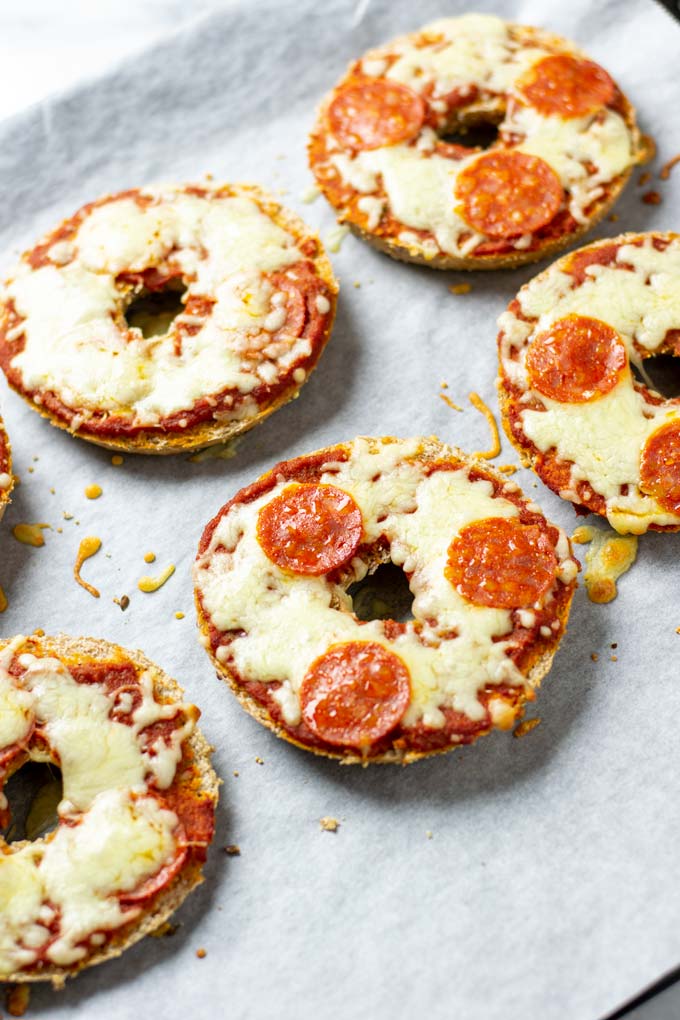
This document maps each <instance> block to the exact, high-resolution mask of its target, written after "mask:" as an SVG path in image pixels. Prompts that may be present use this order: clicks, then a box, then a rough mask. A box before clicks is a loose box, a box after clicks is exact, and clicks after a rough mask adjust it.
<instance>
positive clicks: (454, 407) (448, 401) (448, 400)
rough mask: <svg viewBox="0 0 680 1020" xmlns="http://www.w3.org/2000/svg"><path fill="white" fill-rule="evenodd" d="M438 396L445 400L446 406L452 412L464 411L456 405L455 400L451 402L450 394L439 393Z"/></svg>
mask: <svg viewBox="0 0 680 1020" xmlns="http://www.w3.org/2000/svg"><path fill="white" fill-rule="evenodd" d="M437 396H438V397H439V399H440V400H443V401H444V403H445V404H446V406H447V407H450V408H451V410H452V411H462V410H463V408H462V407H459V406H458V404H454V402H453V400H451V397H449V396H448V394H446V393H438V394H437Z"/></svg>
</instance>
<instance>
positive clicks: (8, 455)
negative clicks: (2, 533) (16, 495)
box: [0, 418, 14, 520]
mask: <svg viewBox="0 0 680 1020" xmlns="http://www.w3.org/2000/svg"><path fill="white" fill-rule="evenodd" d="M13 488H14V475H13V474H12V449H11V447H10V445H9V436H8V435H7V432H6V431H5V425H4V422H3V420H2V418H0V520H1V519H2V515H3V514H4V512H5V510H6V508H7V504H8V503H9V501H10V500H9V497H10V494H11V492H12V489H13Z"/></svg>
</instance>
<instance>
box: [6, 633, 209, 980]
mask: <svg viewBox="0 0 680 1020" xmlns="http://www.w3.org/2000/svg"><path fill="white" fill-rule="evenodd" d="M25 652H29V653H31V654H33V655H36V656H46V655H55V657H57V658H59V659H60V661H61V662H63V663H64V665H65V666H66V668H67V669H68V670H69V672H70V673H71V675H72V676H73V678H74V679H75V680H76V681H77V682H78V683H99V684H103V685H104V686H105V687H106V689H107V692H109V693H110V692H112V691H115V690H116V689H118V688H120V687H130V686H139V678H140V676H141V674H142V673H143V672H144V670H145V667H143V666H138V665H137V664H136V663H134V662H132V661H131V660H130V659H127V658H124V657H121V658H117V659H116V658H111V657H108V658H107V659H106V660H101V659H95V658H92V657H90V656H77V657H76V656H70V655H68V656H67V655H63V654H61V653H59V654H57V653H55V651H54V649H52V648H50V645H49V643H47V642H46V643H43V642H41V641H40V640H39V639H38V638H35V637H31V638H29V639H28V640H27V641H26V643H25V644H24V645H22V647H21V653H22V654H23V653H25ZM9 672H10V673H11V674H12V675H14V676H21V675H22V674H23V673H24V670H23V669H22V667H21V665H20V664H19V662H18V659H17V658H16V657H15V658H13V660H12V662H11V663H10V666H9ZM155 698H156V701H157V702H158V703H159V704H173V703H174V702H175V699H174V698H172V697H170V696H169V695H166V694H164V693H163V692H160V691H155ZM181 719H182V717H181V715H178V717H177V720H175V719H169V720H161V721H159V723H157V724H152V725H151V726H150V727H147V729H149V730H154V736H156V737H157V736H159V735H162V733H163V732H164V731H165V732H168V730H169V729H174V728H175V724H176V721H180V724H181ZM142 732H143V731H142ZM40 739H41V737H40V730H39V728H36V729H35V730H34V731H33V732H32V733H31V735H30V738H29V740H28V741H27V743H26V746H27V747H28V746H29V745H30V743H32V742H33V741H40ZM27 757H28V756H27V755H26V754H21V753H20V754H19V755H17V756H16V759H15V761H14V762H13V763H12V765H11V767H10V769H9V770H8V773H7V776H4V775H3V774H2V772H1V771H0V789H1V788H2V784H3V783H4V781H5V780H6V778H8V777H9V776H11V775H12V774H13V772H15V771H17V770H18V769H19V768H21V766H22V765H23V764H24V762H25V761H26V760H27ZM151 793H152V794H154V795H156V796H157V797H158V799H159V801H161V802H162V804H163V805H164V806H165V807H167V808H169V809H170V810H171V811H174V812H175V814H176V815H177V817H178V819H179V827H180V833H181V836H182V839H183V840H185V841H186V853H185V855H184V857H183V860H182V863H181V866H180V867H179V869H176V868H175V867H174V862H170V865H169V866H166V867H167V868H168V871H169V872H170V874H169V878H168V881H167V882H166V883H165V884H164V885H162V886H161V887H160V888H158V889H155V890H153V891H152V892H151V893H150V895H149V896H147V897H144V898H140V899H139V900H136V901H134V902H133V901H132V900H130V901H129V906H130V907H141V908H142V909H143V910H144V913H145V914H152V913H153V912H154V910H155V907H156V904H157V902H158V901H159V900H160V899H161V898H162V897H164V896H165V895H166V894H167V893H168V891H169V890H170V889H172V887H173V886H174V885H176V884H180V883H181V882H182V881H183V876H184V875H185V874H186V873H187V872H188V871H190V870H193V871H195V872H198V873H200V866H201V865H202V864H203V862H204V861H205V860H206V856H207V847H208V845H209V844H210V842H211V841H212V838H213V834H214V830H215V808H216V800H215V798H214V797H213V796H212V795H211V794H210V793H208V792H206V791H205V790H203V783H202V779H201V772H200V769H199V767H198V764H197V762H196V756H195V754H194V751H193V748H192V747H191V744H190V741H188V740H185V741H184V744H183V746H182V757H181V758H180V760H179V762H178V764H177V769H176V772H175V777H174V779H173V781H172V783H171V784H170V786H169V787H168V788H167V789H166V790H158V791H154V789H153V787H152V788H151ZM162 870H163V869H161V871H162ZM143 884H145V883H143ZM132 892H133V893H134V890H133V891H132ZM128 895H129V894H128ZM127 902H128V901H126V898H125V896H122V897H121V903H122V904H123V906H125V905H126V904H127ZM138 926H139V916H138V915H137V914H135V919H134V920H132V921H131V922H130V923H129V924H125V925H121V926H120V927H119V928H115V929H113V930H111V931H104V932H102V934H104V935H105V936H106V942H105V943H103V945H101V946H96V947H94V946H93V947H92V948H91V949H89V951H88V956H87V957H86V958H85V959H84V960H80V961H78V962H77V963H75V964H73V966H71V967H59V968H58V970H59V971H61V972H66V971H74V972H75V971H78V970H80V969H81V968H82V967H84V966H87V965H88V964H89V963H95V962H98V961H97V959H95V958H98V957H100V956H101V957H105V956H106V953H107V949H108V948H109V947H111V946H113V945H123V944H127V942H128V939H129V938H130V936H131V934H132V933H133V932H134V931H135V930H136V929H137V928H138ZM43 969H46V970H48V971H51V970H52V969H53V965H52V964H51V963H50V962H49V961H46V960H45V961H43V960H40V959H39V960H38V961H36V963H35V964H34V965H33V966H31V967H26V968H23V969H22V973H25V974H27V975H30V974H35V973H39V972H40V971H41V970H43Z"/></svg>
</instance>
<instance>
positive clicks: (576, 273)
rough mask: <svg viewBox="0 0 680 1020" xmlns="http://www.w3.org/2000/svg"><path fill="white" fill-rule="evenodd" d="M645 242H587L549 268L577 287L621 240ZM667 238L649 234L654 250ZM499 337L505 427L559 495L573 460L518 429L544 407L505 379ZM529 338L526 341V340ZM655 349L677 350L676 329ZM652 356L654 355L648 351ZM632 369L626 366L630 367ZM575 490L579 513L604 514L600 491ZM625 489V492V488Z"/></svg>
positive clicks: (516, 310)
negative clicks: (562, 273) (526, 415)
mask: <svg viewBox="0 0 680 1020" xmlns="http://www.w3.org/2000/svg"><path fill="white" fill-rule="evenodd" d="M642 243H643V238H629V239H626V240H623V241H605V242H604V243H602V244H593V245H588V247H586V248H583V249H580V250H578V251H576V252H571V253H570V254H569V255H565V256H564V257H563V258H562V259H561V260H559V262H556V263H554V264H553V266H551V267H550V270H547V271H548V272H549V271H551V270H553V269H554V268H555V266H558V265H559V266H560V268H561V269H562V270H563V271H566V272H568V273H570V274H571V276H573V278H574V287H579V286H580V285H581V284H582V283H583V282H584V280H585V279H586V278H587V277H586V272H585V271H586V269H587V268H588V267H589V266H596V265H597V266H608V265H611V263H612V262H614V261H615V259H616V255H617V252H618V250H619V248H621V247H622V246H623V245H624V244H634V245H636V246H637V247H640V246H641V245H642ZM670 243H671V242H670V240H669V239H668V238H665V237H662V236H660V235H653V244H654V247H655V248H656V249H657V251H665V249H666V248H667V247H668V245H669V244H670ZM619 268H620V269H621V270H622V271H623V272H626V271H631V270H632V266H628V265H626V264H625V263H621V265H620V267H619ZM508 311H510V312H512V313H513V315H515V316H516V317H517V318H518V319H521V320H522V321H523V322H529V323H535V322H537V321H538V320H537V319H532V318H528V317H527V316H525V315H524V314H523V313H522V309H521V307H520V304H519V300H518V299H517V298H515V299H514V300H513V301H511V302H510V304H509V305H508ZM502 341H503V332H502V331H501V333H499V335H498V349H499V372H500V379H501V382H500V395H501V404H502V409H503V415H502V417H503V427H504V429H505V432H506V434H507V436H508V438H509V439H510V441H511V442H512V443H513V445H514V446H516V447H518V448H519V450H520V451H521V453H522V456H523V458H525V460H526V461H528V462H530V464H531V466H532V467H533V469H534V471H535V472H536V473H537V475H538V476H539V478H540V479H541V481H543V482H544V483H545V485H547V486H548V488H549V489H552V491H553V492H554V493H556V495H558V496H559V494H560V491H561V490H564V489H571V488H572V486H571V484H570V476H571V461H565V460H562V459H561V458H560V457H558V455H557V453H556V451H555V450H554V449H551V450H548V451H547V453H543V452H542V451H541V450H539V449H538V447H537V446H536V445H535V444H534V443H533V442H532V441H531V440H530V439H529V437H528V436H527V435H526V433H525V432H524V430H523V428H522V414H523V412H524V411H526V410H540V409H541V407H542V406H543V405H542V403H541V402H540V401H538V400H536V401H535V402H532V403H522V397H523V396H524V395H525V392H526V391H525V390H523V389H522V388H521V387H519V386H517V385H515V384H514V383H512V382H511V381H510V379H508V376H507V375H506V373H505V369H504V366H503V362H502V360H501V358H500V351H501V344H502ZM527 343H528V341H527ZM635 346H636V349H637V351H638V353H639V354H640V356H641V357H643V358H644V357H649V356H650V354H649V351H646V350H645V349H644V348H642V347H639V346H638V345H637V344H636V345H635ZM654 353H655V354H665V353H668V354H680V329H673V330H670V331H669V332H668V333H667V334H666V338H665V340H664V342H663V343H662V344H661V345H660V346H659V347H658V348H657V350H656V351H655V352H654ZM652 356H653V355H652ZM629 371H630V369H629ZM633 385H634V386H635V389H636V390H637V391H638V392H639V393H641V394H642V395H643V396H644V399H645V400H646V401H647V403H649V404H650V405H654V406H658V405H659V404H662V403H669V404H671V405H677V404H678V403H680V398H677V399H674V400H669V401H665V400H663V399H661V400H660V399H659V398H658V397H656V396H654V395H653V394H652V393H651V392H650V390H649V389H648V388H647V387H646V386H645V385H644V384H643V383H641V382H638V381H637V379H635V377H633ZM575 491H576V493H577V495H578V497H579V502H578V503H576V502H574V504H573V505H574V509H575V510H576V513H577V514H579V515H584V514H589V513H595V514H599V515H600V516H601V517H604V516H606V502H605V499H604V497H603V496H601V495H600V494H599V493H597V492H594V490H593V489H592V487H591V486H590V484H589V483H588V482H587V481H585V480H583V481H579V482H577V484H576V487H575ZM624 494H625V493H624ZM649 527H650V530H653V531H675V530H677V525H662V524H650V526H649Z"/></svg>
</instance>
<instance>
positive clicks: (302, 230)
mask: <svg viewBox="0 0 680 1020" xmlns="http://www.w3.org/2000/svg"><path fill="white" fill-rule="evenodd" d="M172 290H175V291H176V292H177V295H178V303H179V294H180V293H181V292H183V293H182V296H181V304H182V306H183V307H182V308H181V311H180V313H179V314H177V315H176V317H175V318H174V319H173V320H172V321H171V322H170V324H169V326H168V325H167V324H166V325H165V331H164V332H161V333H160V334H159V335H149V336H147V335H145V333H144V331H143V329H142V328H140V326H138V325H130V324H129V323H128V322H127V320H126V317H125V316H126V311H127V310H128V308H129V307H130V305H131V304H132V302H133V301H134V300H135V299H136V298H138V297H140V296H148V295H158V294H159V293H160V292H163V293H166V294H167V293H168V291H172ZM336 294H337V284H336V282H335V279H334V277H333V272H332V269H331V266H330V263H329V261H328V259H327V258H326V256H325V254H324V252H323V249H322V247H321V244H320V242H319V240H318V239H317V238H316V237H315V236H314V235H313V234H312V233H311V232H310V231H309V230H308V229H307V227H306V226H305V225H304V223H302V221H301V220H299V219H298V218H297V217H296V216H294V215H293V214H292V213H290V212H288V211H287V210H285V209H283V208H282V207H281V206H280V205H279V204H278V203H276V202H275V201H273V199H271V198H270V197H268V196H267V195H266V194H265V193H264V192H262V191H261V190H259V189H258V188H256V187H252V186H247V185H233V186H232V185H223V186H219V187H218V186H208V185H200V186H199V185H186V186H166V187H156V188H143V189H142V188H139V189H134V190H131V191H125V192H122V193H120V194H118V195H108V196H106V197H104V198H101V199H99V200H98V201H96V202H91V203H90V204H88V205H85V206H83V208H82V209H80V210H79V211H78V212H77V213H75V215H74V216H72V217H71V218H70V219H68V220H66V221H65V222H64V223H62V224H61V225H60V226H59V227H57V228H56V230H54V231H52V232H51V233H50V234H48V235H47V236H46V237H45V238H44V239H43V240H42V241H41V242H40V243H39V244H38V245H36V247H34V248H33V249H32V250H31V251H28V252H26V253H25V254H24V255H23V257H22V259H21V262H20V264H19V266H18V267H17V269H16V270H15V272H14V274H13V275H12V277H11V278H10V279H9V280H8V281H7V282H6V284H5V288H4V293H3V296H2V301H1V302H0V367H2V369H3V371H4V372H5V375H6V376H7V379H8V381H9V384H10V386H12V388H13V389H15V390H16V391H17V392H18V393H20V394H21V396H23V397H24V398H25V399H26V400H28V402H29V403H30V404H31V405H32V406H33V408H34V409H35V410H37V411H39V412H40V414H42V415H44V416H45V417H47V418H49V419H50V421H51V422H52V424H54V425H58V426H60V427H61V428H65V429H68V430H69V431H70V432H72V433H74V434H75V435H78V436H80V437H82V438H83V439H88V440H90V441H91V442H94V443H98V444H100V445H102V446H108V447H111V448H113V449H122V450H129V451H133V452H140V453H174V452H176V451H178V450H186V449H193V448H199V447H202V446H209V445H211V444H213V443H218V442H223V441H225V440H226V439H229V438H230V437H232V436H234V435H236V434H238V433H240V432H243V431H245V430H246V429H248V428H250V427H251V426H252V425H254V424H255V423H256V422H258V421H260V420H262V419H263V418H265V417H266V416H267V415H269V414H271V412H272V411H274V410H276V408H277V407H279V406H280V405H281V404H284V403H285V402H286V401H288V400H290V399H291V398H292V397H294V396H296V395H297V393H298V391H299V390H300V387H301V386H302V384H303V383H304V382H305V380H306V379H307V377H308V376H309V374H310V372H311V371H312V369H313V368H314V366H315V365H316V362H317V360H318V358H319V356H320V354H321V352H322V350H323V348H324V346H325V344H326V341H327V340H328V338H329V336H330V332H331V327H332V324H333V317H334V314H335V302H336Z"/></svg>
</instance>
